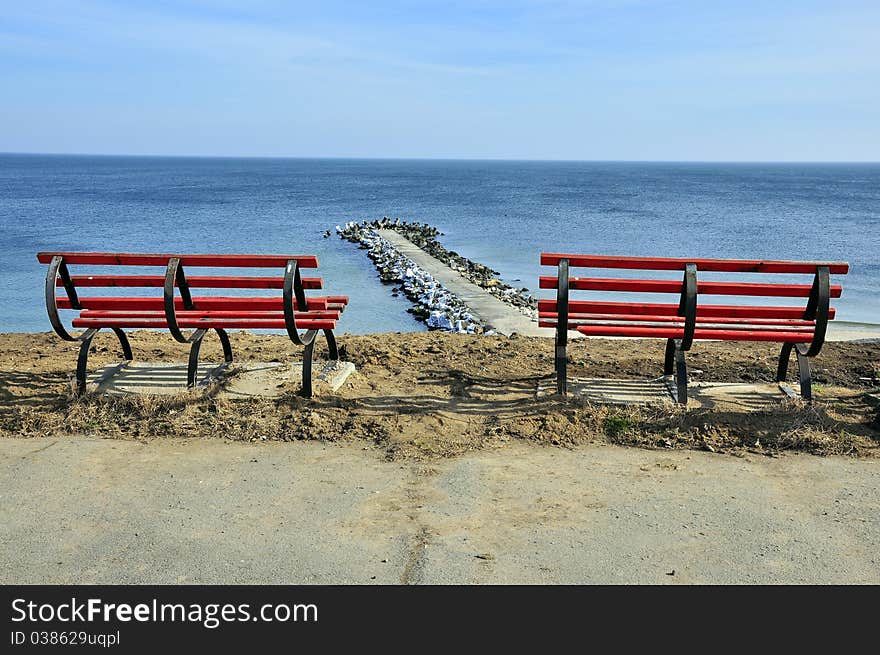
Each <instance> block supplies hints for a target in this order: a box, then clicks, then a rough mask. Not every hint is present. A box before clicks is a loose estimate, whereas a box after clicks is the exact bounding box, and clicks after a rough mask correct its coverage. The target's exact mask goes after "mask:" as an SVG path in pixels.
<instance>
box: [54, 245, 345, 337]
mask: <svg viewBox="0 0 880 655" xmlns="http://www.w3.org/2000/svg"><path fill="white" fill-rule="evenodd" d="M37 259H38V261H40V262H41V263H43V264H48V265H49V270H48V271H47V276H46V307H47V310H48V312H49V317H50V320H51V321H52V324H53V327H54V328H55V329H56V332H59V334H60V335H62V336H64V335H65V334H66V331H65V330H64V328H63V325H61V321H60V318H59V317H58V310H81V311H87V312H91V314H90V315H91V316H99V315H100V314H98V312H123V311H124V312H144V316H149V315H153V314H156V313H165V314H169V315H170V320H169V321H168V322H169V323H171V324H172V328H175V327H176V326H175V325H174V313H175V312H176V311H180V310H187V311H198V310H203V311H224V312H226V313H227V314H228V316H227V318H229V319H230V321H231V320H233V319H235V318H236V317H238V318H240V319H241V320H242V322H244V321H245V319H248V320H249V321H250V323H249V325H248V327H255V325H254V324H253V320H254V319H256V320H259V315H260V313H262V312H265V313H276V314H277V313H279V312H285V313H290V315H291V319H293V318H294V315H293V312H294V311H296V312H315V311H321V310H327V311H330V310H331V309H333V308H332V307H331V305H333V302H332V301H333V299H332V298H327V297H324V298H306V297H305V293H304V291H305V290H306V289H321V288H323V280H322V279H321V278H320V277H304V276H301V274H300V269H314V268H317V266H318V258H317V257H315V256H314V255H237V254H235V255H230V254H171V253H166V254H158V253H105V252H100V253H98V252H41V253H38V254H37ZM70 266H73V267H76V268H77V269H79V267H88V270H89V271H90V272H88V273H86V272H80V271H79V270H77V272H76V274H72V273H71V272H70V269H69V268H68V267H70ZM105 266H113V267H119V266H121V267H128V266H131V267H135V266H136V267H148V268H149V267H156V268H160V269H162V270H161V272H159V271H157V272H156V273H153V274H143V273H137V274H131V273H120V272H112V273H111V272H105V271H106V269H104V271H102V272H101V273H100V274H94V273H93V271H94V270H95V268H98V270H101V268H102V267H105ZM206 267H210V268H226V269H236V270H235V271H234V272H236V273H237V272H238V270H237V269H245V268H247V269H276V272H275V274H274V275H264V274H263V275H238V274H236V275H198V274H196V275H190V274H189V273H188V272H187V270H186V269H192V268H206ZM59 287H61V288H63V289H64V290H65V292H66V293H65V297H58V294H57V293H56V290H57V288H59ZM119 288H124V289H138V288H140V289H149V288H156V289H162V290H163V291H162V292H161V294H157V295H144V296H134V297H132V296H119V295H113V294H111V293H109V292H106V293H100V292H99V290H105V291H106V290H109V289H119ZM229 289H236V290H243V289H244V290H248V289H249V290H255V291H256V290H271V289H280V290H282V293H275V294H273V295H271V296H270V295H266V296H263V297H249V298H244V297H241V298H235V297H222V296H220V295H218V294H217V293H214V294H213V295H204V294H205V291H207V290H213V291H215V292H217V291H219V290H229ZM86 290H88V291H86ZM195 290H198V292H196V291H195ZM196 293H198V294H199V295H196ZM263 293H265V291H263ZM288 299H289V302H288ZM172 308H173V309H172ZM230 327H234V325H230ZM256 327H259V326H258V325H256ZM59 330H60V331H59ZM178 332H179V331H178ZM68 336H69V335H68Z"/></svg>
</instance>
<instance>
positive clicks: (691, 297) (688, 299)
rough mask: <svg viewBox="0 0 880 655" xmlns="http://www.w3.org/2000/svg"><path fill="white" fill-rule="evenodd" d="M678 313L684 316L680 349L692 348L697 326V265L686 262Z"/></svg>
mask: <svg viewBox="0 0 880 655" xmlns="http://www.w3.org/2000/svg"><path fill="white" fill-rule="evenodd" d="M678 315H679V316H684V334H683V336H682V338H681V345H680V346H679V349H680V350H690V349H691V344H693V342H694V330H695V329H696V327H697V265H696V264H685V267H684V279H683V280H682V282H681V300H680V301H679V303H678Z"/></svg>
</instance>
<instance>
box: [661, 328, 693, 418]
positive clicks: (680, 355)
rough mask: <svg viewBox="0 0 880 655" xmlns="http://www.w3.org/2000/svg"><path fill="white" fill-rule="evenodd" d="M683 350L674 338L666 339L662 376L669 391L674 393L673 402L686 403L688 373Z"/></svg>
mask: <svg viewBox="0 0 880 655" xmlns="http://www.w3.org/2000/svg"><path fill="white" fill-rule="evenodd" d="M684 353H685V351H684V350H682V349H681V343H680V342H678V341H676V340H675V339H669V340H667V341H666V356H665V358H664V360H663V377H664V378H666V386H667V388H668V389H669V393H670V395H671V394H673V393H674V394H675V402H677V403H678V404H680V405H687V401H688V387H687V383H688V375H687V362H686V361H685V358H684ZM673 374H674V375H675V389H673V388H672V380H671V379H670V378H672V376H673Z"/></svg>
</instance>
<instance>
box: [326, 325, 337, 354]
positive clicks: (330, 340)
mask: <svg viewBox="0 0 880 655" xmlns="http://www.w3.org/2000/svg"><path fill="white" fill-rule="evenodd" d="M324 338H325V339H327V350H328V351H329V352H328V356H329V357H330V359H333V360H337V359H339V348H337V346H336V335H335V334H333V330H324Z"/></svg>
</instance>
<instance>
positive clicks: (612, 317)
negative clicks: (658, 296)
mask: <svg viewBox="0 0 880 655" xmlns="http://www.w3.org/2000/svg"><path fill="white" fill-rule="evenodd" d="M538 318H539V319H541V320H542V321H543V322H545V323H548V324H552V325H553V326H554V327H555V325H556V321H557V320H558V318H559V314H557V313H556V312H539V313H538ZM594 321H602V322H606V323H607V322H622V323H623V324H626V323H627V322H629V323H636V322H640V323H681V324H682V325H684V322H685V320H684V317H683V316H667V315H656V316H651V315H650V314H629V315H627V314H569V315H568V323H569V325H571V324H577V323H589V322H594ZM707 323H711V324H713V325H755V326H767V327H773V326H775V327H791V328H811V329H812V328H815V326H816V323H815V322H814V321H805V320H785V319H761V318H752V319H741V318H700V317H699V316H697V325H698V326H699V325H701V324H707Z"/></svg>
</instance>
